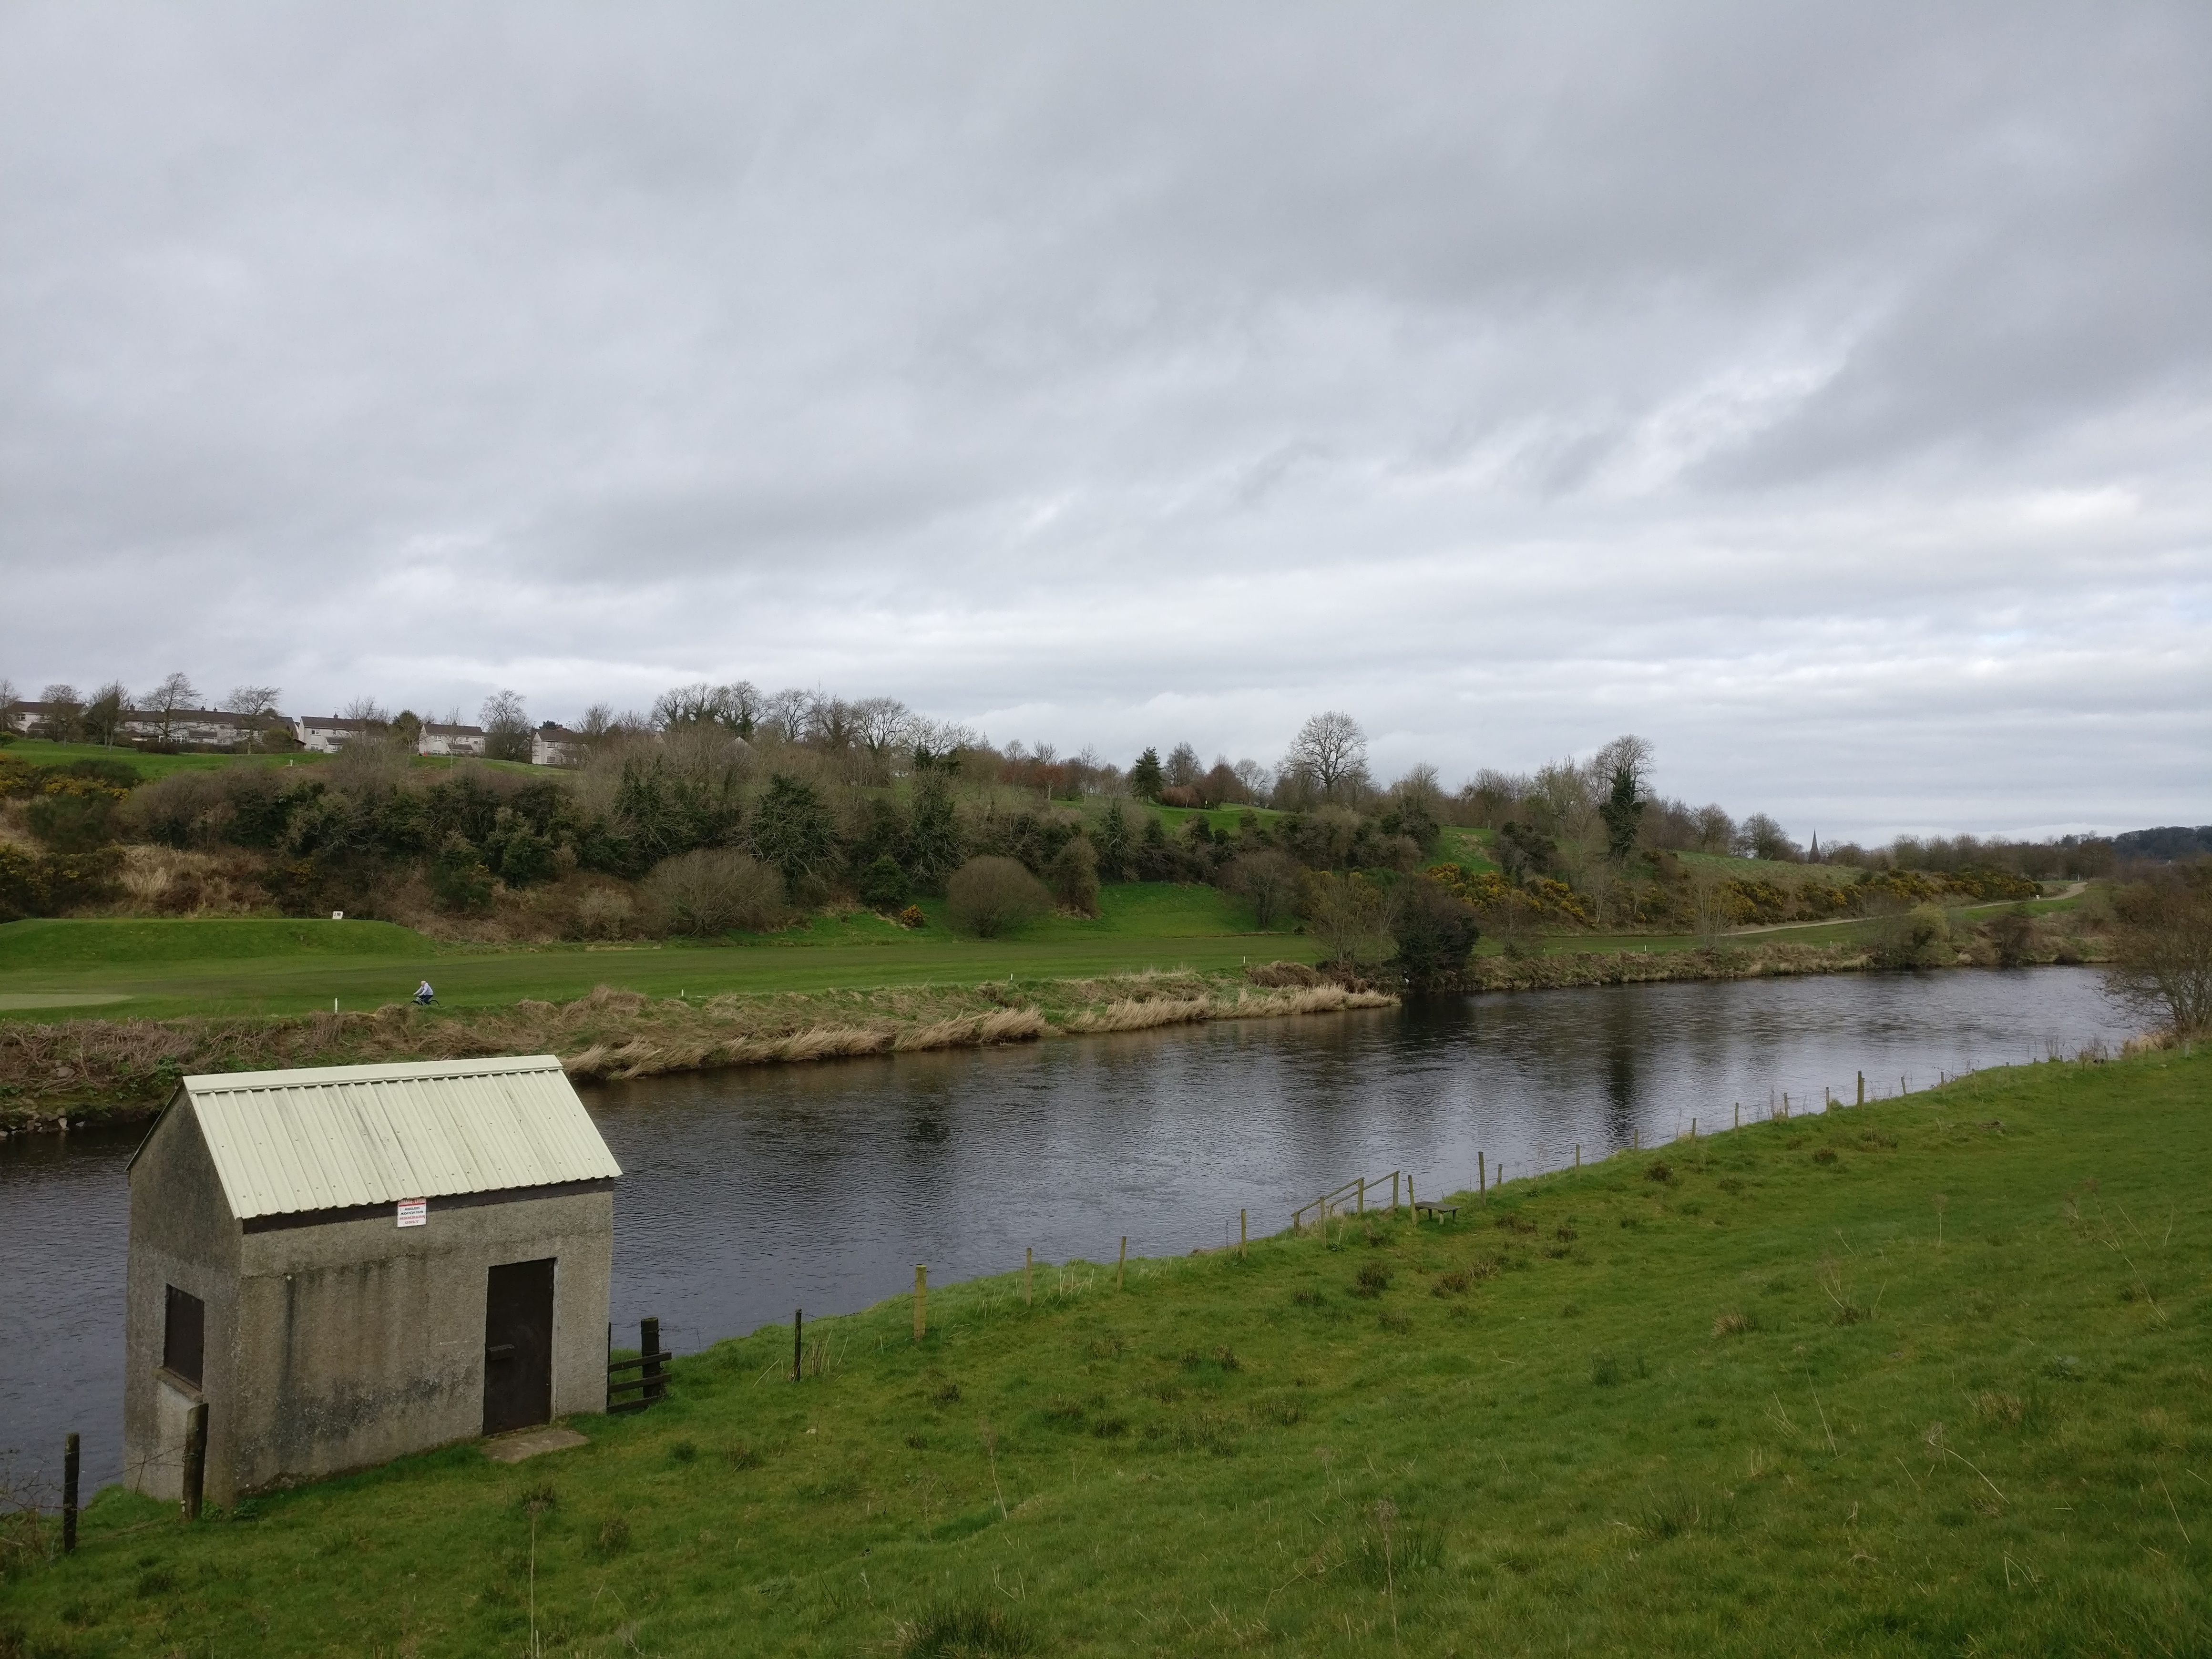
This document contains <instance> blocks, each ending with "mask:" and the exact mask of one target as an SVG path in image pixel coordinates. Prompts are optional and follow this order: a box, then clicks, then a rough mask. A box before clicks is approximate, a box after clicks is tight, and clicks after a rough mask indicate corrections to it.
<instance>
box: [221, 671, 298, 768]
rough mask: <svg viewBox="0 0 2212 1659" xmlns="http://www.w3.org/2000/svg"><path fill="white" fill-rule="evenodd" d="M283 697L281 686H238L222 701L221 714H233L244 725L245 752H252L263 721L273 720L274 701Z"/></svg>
mask: <svg viewBox="0 0 2212 1659" xmlns="http://www.w3.org/2000/svg"><path fill="white" fill-rule="evenodd" d="M283 695H284V690H283V687H282V686H276V685H239V686H234V687H232V688H231V693H230V695H229V696H227V697H225V698H224V699H223V700H222V708H223V712H224V713H225V714H235V715H237V716H238V717H239V719H240V720H243V721H244V722H245V723H246V753H247V754H249V755H250V754H252V752H253V740H254V738H256V737H257V736H258V735H259V733H260V731H261V724H262V722H263V721H264V720H270V719H273V718H275V716H276V700H277V698H279V697H281V696H283Z"/></svg>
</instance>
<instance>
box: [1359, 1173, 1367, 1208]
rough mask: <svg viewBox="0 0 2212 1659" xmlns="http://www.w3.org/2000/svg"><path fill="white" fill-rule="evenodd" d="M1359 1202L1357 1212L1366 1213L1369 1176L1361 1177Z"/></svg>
mask: <svg viewBox="0 0 2212 1659" xmlns="http://www.w3.org/2000/svg"><path fill="white" fill-rule="evenodd" d="M1357 1203H1358V1209H1357V1211H1356V1213H1358V1214H1360V1215H1365V1214H1366V1213H1367V1177H1366V1176H1360V1177H1359V1197H1358V1200H1357Z"/></svg>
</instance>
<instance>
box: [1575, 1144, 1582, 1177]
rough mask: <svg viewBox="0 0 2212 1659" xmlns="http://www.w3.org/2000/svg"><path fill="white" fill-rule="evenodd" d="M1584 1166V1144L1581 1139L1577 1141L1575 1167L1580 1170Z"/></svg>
mask: <svg viewBox="0 0 2212 1659" xmlns="http://www.w3.org/2000/svg"><path fill="white" fill-rule="evenodd" d="M1582 1167H1583V1144H1582V1142H1581V1141H1579V1140H1577V1142H1575V1168H1577V1170H1579V1169H1581V1168H1582Z"/></svg>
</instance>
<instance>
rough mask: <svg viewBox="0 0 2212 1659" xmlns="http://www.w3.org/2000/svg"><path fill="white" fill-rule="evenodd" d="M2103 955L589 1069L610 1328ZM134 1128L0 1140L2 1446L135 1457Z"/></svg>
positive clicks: (1547, 1144) (1430, 1187) (1918, 1033)
mask: <svg viewBox="0 0 2212 1659" xmlns="http://www.w3.org/2000/svg"><path fill="white" fill-rule="evenodd" d="M2099 987H2100V979H2099V976H2098V975H2096V974H2095V973H2094V972H2093V970H2089V969H2064V968H2041V969H2023V970H2019V971H2015V972H1966V971H1961V972H1956V973H1945V974H1932V975H1916V976H1905V975H1832V976H1828V977H1823V978H1814V979H1802V980H1767V981H1747V982H1744V983H1738V984H1686V985H1652V986H1630V987H1616V988H1608V989H1602V990H1583V991H1553V992H1541V993H1536V994H1524V995H1517V996H1490V997H1475V998H1467V999H1452V1000H1442V1001H1436V1002H1429V1003H1422V1004H1413V1005H1408V1006H1405V1007H1403V1008H1391V1009H1378V1010H1374V1011H1371V1012H1362V1013H1354V1014H1350V1015H1342V1016H1323V1017H1320V1018H1308V1019H1287V1020H1254V1021H1249V1022H1239V1023H1224V1024H1215V1025H1202V1026H1195V1027H1181V1028H1170V1029H1168V1030H1163V1031H1158V1032H1148V1033H1140V1034H1135V1035H1129V1036H1100V1037H1089V1038H1079V1039H1067V1040H1054V1041H1053V1042H1043V1043H1030V1044H1025V1045H1023V1046H1021V1047H1018V1048H1001V1049H995V1050H990V1051H987V1052H983V1053H975V1052H960V1053H948V1054H915V1055H902V1056H899V1057H896V1058H893V1059H872V1060H848V1061H839V1062H832V1063H829V1064H823V1065H809V1066H755V1067H748V1068H744V1069H741V1070H735V1071H726V1072H715V1073H704V1074H696V1075H690V1076H683V1077H673V1078H656V1079H649V1080H647V1081H642V1082H637V1083H630V1084H623V1085H610V1086H605V1087H597V1088H587V1089H586V1090H585V1091H584V1102H585V1104H586V1106H587V1107H588V1108H589V1109H590V1110H591V1113H592V1116H593V1118H594V1119H596V1120H597V1121H598V1123H599V1128H600V1131H601V1133H603V1134H605V1137H606V1139H607V1143H608V1145H609V1146H611V1147H612V1148H613V1150H614V1153H615V1156H616V1158H617V1159H619V1160H620V1162H621V1164H622V1166H623V1171H624V1175H623V1182H622V1183H621V1186H620V1188H619V1189H618V1191H617V1196H616V1200H615V1279H614V1317H615V1319H616V1321H617V1334H618V1340H619V1338H620V1336H621V1335H622V1334H623V1333H624V1332H626V1333H627V1334H628V1340H631V1341H633V1342H634V1341H635V1332H636V1321H637V1319H638V1318H639V1316H641V1315H645V1314H653V1315H656V1316H659V1318H660V1320H661V1331H662V1335H663V1339H664V1340H665V1341H667V1342H668V1343H670V1345H671V1346H674V1347H676V1348H678V1350H687V1349H690V1348H695V1347H698V1346H702V1345H704V1344H706V1343H708V1342H711V1341H713V1340H715V1339H717V1338H719V1337H722V1336H727V1335H732V1334H739V1333H743V1332H747V1331H750V1330H753V1329H755V1328H757V1327H758V1326H760V1325H762V1324H764V1323H767V1322H771V1321H778V1320H781V1321H788V1320H789V1319H790V1317H791V1313H792V1310H793V1308H794V1307H804V1308H805V1309H806V1310H807V1311H808V1314H809V1316H812V1315H814V1314H817V1313H820V1314H829V1313H837V1312H843V1311H848V1310H853V1309H855V1308H860V1307H863V1306H866V1304H869V1303H872V1302H874V1301H877V1300H879V1299H881V1298H882V1297H887V1296H890V1295H891V1294H893V1293H895V1292H896V1291H900V1290H902V1289H908V1288H911V1286H912V1285H913V1283H914V1269H915V1264H916V1263H925V1262H926V1263H927V1264H928V1267H929V1269H930V1279H931V1282H932V1283H933V1284H944V1283H948V1282H951V1281H952V1280H956V1279H966V1278H970V1277H973V1276H975V1275H976V1274H980V1273H997V1272H1003V1271H1006V1270H1008V1269H1011V1268H1014V1267H1019V1266H1020V1265H1021V1262H1022V1250H1023V1249H1024V1246H1028V1247H1031V1248H1033V1249H1035V1250H1036V1255H1037V1259H1038V1260H1039V1261H1062V1260H1065V1259H1068V1258H1072V1257H1085V1258H1088V1259H1090V1260H1092V1261H1110V1260H1111V1259H1112V1258H1113V1256H1114V1254H1115V1249H1117V1247H1118V1245H1119V1243H1120V1240H1121V1237H1122V1236H1123V1235H1124V1234H1126V1235H1127V1237H1128V1240H1129V1252H1130V1254H1131V1255H1169V1254H1179V1253H1181V1252H1183V1251H1187V1250H1189V1249H1193V1248H1194V1247H1197V1246H1200V1245H1212V1244H1219V1243H1224V1242H1226V1241H1229V1240H1233V1239H1234V1238H1235V1237H1236V1236H1237V1211H1238V1210H1239V1209H1240V1208H1244V1209H1248V1210H1249V1212H1250V1215H1251V1226H1252V1231H1253V1233H1254V1235H1255V1237H1256V1236H1259V1235H1261V1234H1265V1233H1271V1232H1274V1231H1278V1230H1279V1229H1281V1228H1282V1227H1284V1226H1285V1225H1287V1224H1288V1222H1289V1220H1290V1212H1291V1209H1292V1208H1293V1207H1294V1206H1297V1205H1298V1204H1301V1203H1304V1201H1306V1200H1309V1199H1311V1198H1313V1197H1314V1196H1316V1194H1319V1193H1321V1192H1322V1191H1324V1190H1326V1189H1327V1188H1330V1187H1333V1186H1334V1185H1335V1184H1336V1183H1337V1182H1341V1181H1345V1180H1347V1179H1349V1178H1352V1177H1353V1176H1360V1175H1376V1174H1383V1173H1387V1172H1388V1171H1389V1170H1406V1171H1408V1172H1409V1173H1410V1174H1411V1175H1412V1176H1413V1179H1414V1181H1415V1182H1416V1185H1417V1190H1418V1191H1419V1192H1420V1193H1421V1194H1424V1195H1426V1194H1442V1193H1443V1192H1445V1191H1446V1190H1448V1189H1450V1188H1459V1187H1468V1186H1472V1185H1473V1184H1474V1179H1475V1159H1476V1155H1477V1153H1478V1152H1480V1154H1482V1155H1483V1157H1484V1158H1486V1161H1487V1164H1488V1165H1489V1167H1490V1168H1491V1169H1492V1170H1496V1169H1497V1168H1498V1165H1499V1164H1504V1171H1505V1174H1506V1176H1507V1177H1508V1178H1509V1179H1510V1178H1516V1177H1518V1176H1524V1175H1529V1174H1533V1173H1534V1172H1536V1171H1538V1170H1543V1169H1553V1168H1557V1167H1559V1165H1562V1164H1568V1163H1571V1161H1572V1160H1573V1158H1574V1150H1575V1147H1576V1146H1577V1144H1579V1145H1580V1146H1581V1147H1582V1149H1583V1156H1584V1157H1586V1158H1587V1157H1597V1156H1601V1155H1602V1154H1604V1153H1605V1152H1609V1151H1612V1150H1613V1149H1614V1148H1616V1147H1620V1146H1627V1145H1629V1144H1630V1143H1631V1140H1632V1138H1633V1137H1635V1136H1637V1135H1639V1134H1640V1135H1641V1136H1642V1137H1643V1138H1644V1141H1645V1142H1646V1143H1647V1144H1648V1143H1650V1142H1651V1141H1653V1140H1655V1139H1662V1138H1666V1137H1668V1136H1671V1135H1674V1134H1675V1133H1679V1132H1680V1131H1681V1130H1683V1129H1686V1128H1687V1127H1689V1123H1690V1120H1691V1119H1692V1118H1693V1117H1694V1118H1696V1119H1697V1120H1698V1121H1699V1122H1698V1127H1699V1130H1700V1131H1701V1132H1702V1131H1705V1130H1710V1129H1713V1128H1719V1127H1726V1126H1727V1125H1728V1124H1729V1121H1731V1119H1732V1116H1733V1115H1734V1109H1735V1106H1736V1104H1737V1103H1741V1107H1742V1109H1743V1112H1744V1114H1745V1116H1746V1117H1747V1118H1749V1117H1750V1116H1751V1115H1753V1113H1754V1112H1763V1111H1765V1110H1766V1109H1768V1108H1769V1106H1770V1104H1771V1103H1778V1102H1779V1100H1780V1098H1781V1097H1782V1095H1783V1094H1784V1092H1785V1091H1786V1092H1787V1093H1788V1094H1789V1096H1790V1105H1791V1108H1792V1109H1793V1110H1802V1109H1808V1107H1809V1108H1812V1109H1817V1108H1818V1107H1819V1105H1820V1102H1821V1100H1822V1098H1823V1091H1826V1090H1832V1091H1835V1092H1836V1094H1837V1095H1838V1097H1841V1098H1845V1099H1848V1098H1850V1097H1851V1096H1852V1094H1853V1091H1854V1090H1855V1088H1856V1086H1857V1074H1858V1073H1860V1072H1862V1071H1863V1072H1864V1073H1866V1079H1867V1090H1868V1093H1869V1097H1873V1096H1875V1095H1877V1094H1879V1095H1890V1094H1894V1093H1895V1092H1896V1091H1897V1090H1898V1088H1899V1086H1900V1083H1904V1084H1908V1085H1909V1086H1910V1087H1911V1088H1912V1089H1914V1090H1918V1089H1921V1088H1924V1087H1926V1086H1928V1085H1931V1084H1934V1083H1936V1081H1938V1080H1939V1077H1940V1075H1941V1074H1942V1073H1959V1072H1964V1071H1970V1070H1972V1069H1975V1068H1977V1067H1979V1066H1993V1065H2003V1064H2007V1063H2009V1062H2014V1061H2018V1060H2027V1059H2030V1058H2033V1059H2038V1060H2040V1059H2042V1058H2044V1057H2045V1055H2046V1054H2048V1053H2050V1052H2053V1051H2063V1052H2066V1053H2069V1054H2070V1053H2072V1052H2073V1051H2074V1050H2075V1049H2076V1048H2079V1047H2081V1045H2083V1044H2085V1043H2087V1042H2090V1041H2092V1040H2093V1039H2096V1038H2102V1039H2104V1040H2105V1041H2106V1042H2117V1041H2118V1038H2119V1037H2121V1036H2124V1034H2125V1030H2126V1028H2125V1026H2124V1024H2122V1023H2121V1022H2120V1021H2119V1020H2118V1018H2117V1017H2116V1016H2115V1015H2114V1013H2113V1012H2112V1010H2111V1009H2110V1007H2109V1006H2107V1005H2106V1002H2105V1000H2104V999H2103V997H2102V995H2101V994H2100V989H2099ZM138 1133H140V1132H138V1131H126V1132H121V1133H91V1134H85V1133H80V1134H71V1135H69V1136H66V1137H60V1136H52V1135H41V1136H29V1137H26V1136H16V1137H15V1138H13V1139H9V1140H8V1141H6V1142H0V1474H5V1472H6V1468H8V1467H12V1468H13V1471H14V1474H13V1479H14V1480H15V1483H16V1484H18V1485H20V1484H21V1482H22V1480H25V1479H26V1478H27V1477H30V1476H32V1475H33V1474H40V1475H43V1476H44V1477H46V1478H47V1479H51V1478H52V1473H53V1471H55V1470H56V1469H58V1467H59V1462H60V1446H61V1439H62V1436H63V1434H64V1431H67V1430H70V1429H76V1430H78V1431H81V1432H82V1435H83V1437H84V1454H83V1455H84V1478H85V1481H86V1484H87V1490H88V1491H89V1490H90V1489H91V1488H92V1487H94V1486H98V1485H99V1484H100V1483H101V1482H104V1481H108V1480H114V1479H115V1478H116V1477H117V1475H118V1471H119V1469H120V1467H121V1447H120V1438H121V1433H122V1422H121V1419H122V1394H123V1383H122V1348H123V1330H122V1321H123V1268H124V1251H125V1232H126V1221H127V1212H128V1196H129V1194H128V1189H127V1188H126V1186H125V1181H124V1164H125V1159H127V1158H129V1156H130V1154H131V1148H132V1147H133V1146H135V1145H136V1143H137V1134H138Z"/></svg>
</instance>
